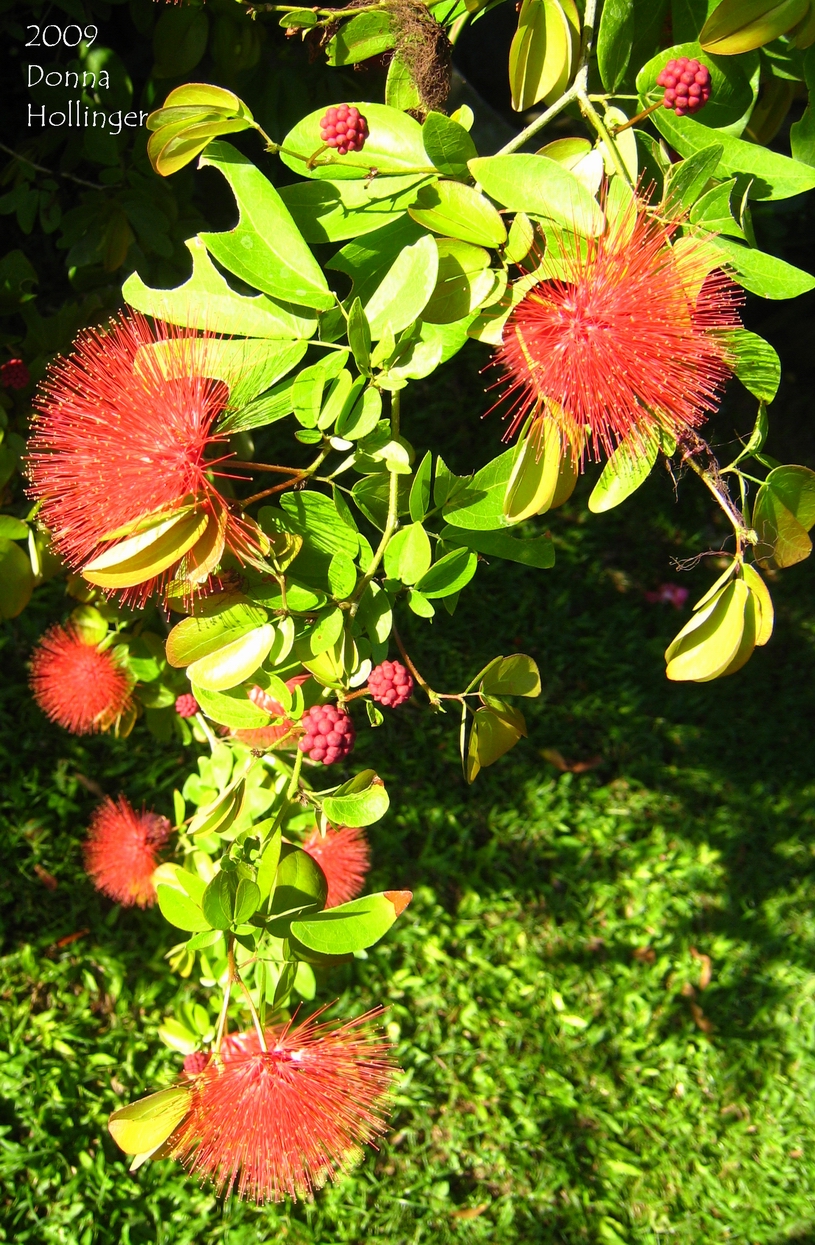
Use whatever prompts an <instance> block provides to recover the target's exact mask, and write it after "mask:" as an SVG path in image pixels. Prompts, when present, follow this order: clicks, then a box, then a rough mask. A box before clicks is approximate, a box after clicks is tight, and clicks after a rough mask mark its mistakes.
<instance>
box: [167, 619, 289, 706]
mask: <svg viewBox="0 0 815 1245" xmlns="http://www.w3.org/2000/svg"><path fill="white" fill-rule="evenodd" d="M274 638H275V629H274V625H273V624H272V623H264V624H263V626H262V627H257V628H256V629H255V630H254V631H250V632H248V633H247V634H246V635H244V636H242V637H241V638H240V639H239V640H233V641H232V643H231V644H226V645H224V647H223V648H219V649H218V650H217V651H216V652H214V653H210V654H209V655H208V656H207V657H200V658H199V659H198V660H197V661H194V662H192V663H191V664H190V665H189V666H188V667H187V678H188V679H189V680H190V682H192V683H194V684H195V686H196V687H202V688H204V689H205V690H206V691H209V692H222V691H226V690H228V689H229V688H230V687H237V685H238V684H239V683H243V682H244V680H245V679H248V678H249V675H250V674H253V673H254V671H255V670H257V668H258V666H260V665H262V664H263V662H264V661H265V660H266V657H267V656H268V654H269V651H270V649H271V647H272V644H273V643H274Z"/></svg>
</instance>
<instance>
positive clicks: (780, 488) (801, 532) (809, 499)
mask: <svg viewBox="0 0 815 1245" xmlns="http://www.w3.org/2000/svg"><path fill="white" fill-rule="evenodd" d="M813 524H815V471H810V470H809V468H808V467H797V466H783V467H775V468H774V469H773V470H772V471H771V472H770V474H769V475H768V476H767V479H766V480H765V481H764V483H763V484H762V486H761V488H760V489H759V490H758V493H757V495H756V500H755V504H754V506H753V527H754V528H755V530H756V532H757V533H758V540H759V543H758V544H757V545H756V549H755V553H756V561H757V562H758V564H759V565H760V566H766V567H785V566H794V565H795V563H796V562H803V560H804V559H805V558H808V557H809V555H810V553H811V552H812V541H811V540H810V538H809V536H808V534H807V533H808V532H809V529H810V528H811V527H812V526H813Z"/></svg>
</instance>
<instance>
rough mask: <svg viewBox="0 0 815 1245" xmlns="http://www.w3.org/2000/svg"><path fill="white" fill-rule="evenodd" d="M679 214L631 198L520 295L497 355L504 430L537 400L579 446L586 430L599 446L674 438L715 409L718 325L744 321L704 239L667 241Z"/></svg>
mask: <svg viewBox="0 0 815 1245" xmlns="http://www.w3.org/2000/svg"><path fill="white" fill-rule="evenodd" d="M632 213H633V214H632ZM681 223H682V222H681V220H675V221H673V222H669V223H667V224H666V223H665V222H664V221H660V220H657V219H656V218H655V217H654V216H653V215H651V214H650V213H649V212H648V211H647V209H646V207H645V205H644V204H643V203H641V202H638V203H635V205H634V206H633V208H632V212H631V213H628V214H624V215H623V216H622V217H621V218H620V219H619V220H618V221H617V224H616V226H611V227H610V228H608V229H607V230H606V232H604V233H603V234H601V235H600V236H599V237H596V238H579V239H576V243H577V245H576V246H575V247H574V248H570V250H571V251H572V253H571V254H569V255H567V256H566V257H565V259H564V261H563V263H564V265H565V273H566V275H565V276H564V275H562V272H561V274H559V275H557V276H553V277H552V278H545V277H544V279H542V280H540V281H539V282H538V283H537V284H536V285H535V286H533V287H532V289H530V291H529V293H527V294H526V295H525V296H524V297H523V298H522V299H521V301H520V302H519V303H518V306H517V307H516V308H515V310H514V311H513V312H512V314H511V315H510V317H509V319H508V321H507V324H506V327H505V328H504V334H503V342H502V344H501V346H500V347H499V349H498V351H497V353H496V355H495V360H494V362H495V363H496V364H497V365H498V366H499V367H500V368H501V369H502V370H503V372H504V376H505V382H506V383H505V385H504V394H503V396H504V397H507V398H510V399H511V400H512V408H511V411H510V415H511V420H512V422H511V426H510V429H509V434H508V435H512V433H514V432H515V431H516V430H517V429H518V428H519V427H520V426H521V424H522V423H523V422H524V420H525V419H526V417H527V416H528V415H530V414H533V413H535V414H537V413H538V412H540V411H541V410H542V411H544V412H545V413H546V414H549V415H551V416H552V417H553V418H554V419H555V420H556V421H557V422H558V424H559V425H560V428H561V430H562V432H563V433H564V435H565V437H566V439H567V441H569V442H570V443H571V444H572V445H574V446H577V447H579V450H578V453H580V452H582V451H583V450H584V448H585V445H586V438H587V437H588V439H589V441H590V443H591V445H592V448H593V450H594V454H595V456H598V451H599V450H600V449H602V450H603V451H605V453H606V454H610V453H611V452H612V451H613V450H614V449H615V447H616V446H617V445H618V444H619V443H620V442H622V441H633V442H634V443H635V445H636V444H637V443H639V444H644V443H646V442H648V441H650V440H651V439H652V438H653V436H654V435H655V434H656V432H657V430H658V429H660V428H662V429H664V430H665V431H666V432H668V433H670V434H672V435H673V437H674V438H676V439H679V438H681V437H682V435H683V434H686V433H687V432H688V431H689V430H690V429H693V428H697V427H698V426H699V425H700V424H701V423H703V422H704V420H705V419H706V417H707V415H708V413H709V412H711V411H714V410H716V408H717V406H718V404H719V401H720V399H721V394H722V390H723V387H724V384H725V381H726V380H727V378H728V376H729V374H730V370H731V369H730V366H729V359H730V356H729V355H728V350H727V345H726V341H725V340H724V336H723V335H722V334H721V333H720V332H719V330H721V329H732V328H738V327H739V326H740V320H739V316H738V310H737V308H738V306H739V303H740V302H741V297H742V296H741V293H740V291H738V290H737V287H736V286H734V285H733V283H732V281H731V280H730V279H729V277H727V276H726V274H725V273H724V272H723V271H722V270H721V269H715V270H714V271H712V272H711V271H710V268H711V263H710V252H709V249H708V248H707V247H706V246H705V244H704V243H702V242H700V241H697V240H695V239H692V238H689V239H684V238H683V239H682V244H681V247H672V246H671V238H672V237H673V235H674V233H675V232H676V229H677V228H678V226H679V225H680V224H681ZM500 383H501V382H499V384H500Z"/></svg>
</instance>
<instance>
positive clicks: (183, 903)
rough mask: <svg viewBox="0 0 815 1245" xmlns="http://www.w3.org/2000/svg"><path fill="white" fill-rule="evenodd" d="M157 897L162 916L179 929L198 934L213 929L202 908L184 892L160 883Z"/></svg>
mask: <svg viewBox="0 0 815 1245" xmlns="http://www.w3.org/2000/svg"><path fill="white" fill-rule="evenodd" d="M156 897H157V899H158V906H159V908H160V909H161V915H162V916H163V917H164V919H165V920H166V921H169V922H170V924H171V925H175V926H177V928H178V929H186V930H191V931H192V932H193V933H196V932H197V931H198V930H202V929H210V928H211V926H210V923H209V921H208V920H207V918H206V917H205V916H204V914H203V912H202V911H201V908H200V906H199V905H198V904H197V903H195V902H194V900H192V899H190V897H189V895H185V894H184V892H183V891H180V890H176V889H175V887H173V886H167V885H165V884H163V883H159V885H158V886H157V887H156Z"/></svg>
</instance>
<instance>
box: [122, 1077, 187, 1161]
mask: <svg viewBox="0 0 815 1245" xmlns="http://www.w3.org/2000/svg"><path fill="white" fill-rule="evenodd" d="M191 1098H192V1093H191V1091H190V1090H189V1089H188V1088H187V1086H186V1085H173V1086H171V1087H170V1088H169V1089H160V1090H159V1091H158V1093H157V1094H149V1095H148V1096H147V1097H146V1098H141V1099H139V1101H138V1102H131V1103H129V1104H128V1106H126V1107H120V1108H119V1110H118V1111H114V1112H113V1113H112V1115H111V1116H110V1117H109V1119H108V1130H109V1131H110V1135H111V1137H112V1138H113V1140H114V1141H115V1142H116V1144H117V1146H118V1147H119V1149H120V1150H124V1152H125V1154H144V1153H145V1152H147V1151H149V1150H155V1149H156V1147H157V1146H160V1145H161V1144H162V1142H164V1141H166V1140H167V1138H168V1137H169V1136H170V1133H172V1132H173V1130H174V1129H175V1128H177V1127H178V1125H179V1124H180V1123H181V1121H182V1120H183V1119H184V1117H185V1115H187V1114H188V1112H189V1109H190V1101H191Z"/></svg>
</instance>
